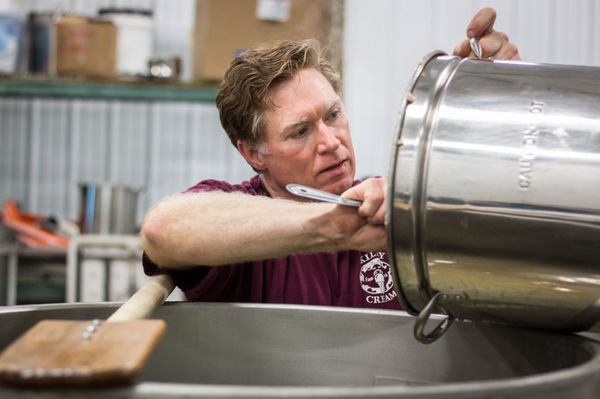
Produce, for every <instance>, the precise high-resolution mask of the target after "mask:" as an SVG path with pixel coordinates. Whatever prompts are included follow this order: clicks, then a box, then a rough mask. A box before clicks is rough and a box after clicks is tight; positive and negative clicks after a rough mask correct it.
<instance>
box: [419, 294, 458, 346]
mask: <svg viewBox="0 0 600 399" xmlns="http://www.w3.org/2000/svg"><path fill="white" fill-rule="evenodd" d="M442 296H443V294H442V293H441V292H438V293H437V294H435V295H434V296H433V297H432V298H431V300H430V301H429V303H428V304H427V305H426V306H425V307H424V308H423V309H422V310H421V312H419V315H418V316H417V320H416V321H415V327H414V330H413V331H414V336H415V338H416V339H417V340H418V341H419V342H421V343H423V344H430V343H432V342H434V341H436V340H437V339H438V338H439V337H441V336H442V335H444V333H445V332H446V331H448V328H450V326H451V325H452V322H453V321H454V316H453V315H451V314H449V313H448V312H447V311H446V310H445V309H444V311H445V312H446V313H447V314H448V316H447V317H446V318H445V319H444V320H443V321H442V322H441V323H440V324H438V325H437V327H435V328H434V329H433V330H432V331H431V332H430V333H429V334H425V325H426V324H427V322H428V321H429V317H430V316H431V314H432V313H433V311H434V310H435V309H436V308H438V307H440V308H441V306H440V305H438V301H439V299H440V298H441V297H442ZM442 309H443V308H442Z"/></svg>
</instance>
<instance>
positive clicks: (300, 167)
mask: <svg viewBox="0 0 600 399" xmlns="http://www.w3.org/2000/svg"><path fill="white" fill-rule="evenodd" d="M270 95H271V99H272V101H273V104H274V106H273V107H271V109H269V110H267V111H266V112H265V132H264V133H265V134H264V140H263V142H262V143H261V145H260V146H259V147H260V152H259V154H258V155H257V156H258V157H259V158H260V160H261V162H262V163H263V165H264V167H263V169H262V170H261V172H262V174H263V182H264V183H265V185H266V186H267V188H268V189H269V191H270V192H271V194H272V195H273V196H277V197H290V196H289V194H288V193H287V192H286V190H285V186H286V185H287V184H288V183H299V184H304V185H306V186H310V187H314V188H318V189H321V190H325V191H328V192H332V193H336V194H340V193H342V192H343V191H345V190H346V189H348V188H350V187H351V186H352V181H353V179H354V172H355V158H354V150H353V148H352V139H351V138H350V131H349V129H348V120H347V119H346V116H345V114H344V109H343V106H342V101H341V99H340V98H339V96H338V95H337V94H336V93H335V91H334V90H333V87H331V84H330V83H329V82H328V81H327V79H325V77H324V76H323V75H322V74H321V73H320V72H318V71H317V70H316V69H312V68H308V69H302V70H301V71H300V72H299V73H297V74H296V76H294V77H293V78H292V79H289V80H287V81H284V82H281V83H279V84H278V85H276V86H275V87H273V88H272V89H271V92H270Z"/></svg>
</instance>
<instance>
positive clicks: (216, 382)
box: [0, 303, 600, 399]
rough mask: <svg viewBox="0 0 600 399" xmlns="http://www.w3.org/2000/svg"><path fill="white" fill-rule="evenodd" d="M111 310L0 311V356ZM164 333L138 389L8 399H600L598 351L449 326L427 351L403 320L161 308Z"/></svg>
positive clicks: (520, 332) (6, 392)
mask: <svg viewBox="0 0 600 399" xmlns="http://www.w3.org/2000/svg"><path fill="white" fill-rule="evenodd" d="M116 307H117V305H116V304H93V305H92V304H70V305H39V306H27V307H24V306H20V307H12V308H4V309H1V310H0V323H1V325H2V329H0V349H2V348H4V347H5V346H7V345H8V344H9V343H11V342H12V341H13V340H14V339H15V338H16V337H17V336H18V335H20V334H21V333H22V332H24V331H25V330H27V329H28V328H29V327H31V326H32V325H33V324H34V323H35V322H37V321H39V320H41V319H85V320H92V319H105V318H106V317H107V316H108V315H110V314H111V313H112V312H113V311H114V310H115V309H116ZM155 317H156V318H160V319H164V320H165V321H166V323H167V334H166V336H165V338H164V339H163V341H162V342H161V344H160V345H159V346H158V348H157V349H156V350H155V352H154V354H153V355H152V357H151V359H150V361H149V363H148V364H147V365H146V368H145V370H144V372H143V374H142V376H141V377H140V379H139V381H138V382H137V383H136V384H135V385H133V386H129V387H121V388H108V387H107V388H102V389H91V390H68V391H67V390H58V391H56V390H55V391H51V390H41V391H30V390H14V389H7V388H5V387H0V397H1V398H3V399H12V398H18V399H23V398H40V397H43V398H51V399H58V398H61V399H62V398H65V397H68V398H80V397H81V398H88V399H89V398H113V397H119V398H158V397H161V398H192V397H196V398H208V397H218V398H226V397H237V398H239V397H245V398H266V397H269V398H282V397H292V398H392V397H393V398H416V397H418V398H448V399H450V398H452V399H457V398H461V399H463V398H470V399H474V398H481V399H483V398H486V399H489V398H503V399H512V398H527V399H536V398H540V399H541V398H544V399H562V398H579V399H581V398H583V399H585V398H590V399H591V398H593V399H596V398H598V397H600V342H598V341H597V340H596V339H593V338H585V337H582V336H578V335H574V334H559V333H552V332H544V331H540V330H527V329H519V328H514V327H504V326H494V325H489V324H485V323H468V322H461V321H455V322H454V325H453V327H452V328H451V329H450V330H449V331H448V333H447V334H445V335H444V336H442V337H441V338H440V339H439V340H437V341H436V342H434V343H432V344H430V345H421V344H419V343H418V342H416V341H415V340H414V338H413V336H412V324H413V321H414V318H413V317H410V316H409V315H407V314H406V313H404V312H394V311H372V310H358V309H347V308H329V307H310V306H286V305H249V304H244V305H240V304H207V303H205V304H202V303H168V304H166V305H165V306H163V307H162V308H160V309H159V311H158V312H157V313H156V315H155Z"/></svg>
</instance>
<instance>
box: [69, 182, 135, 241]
mask: <svg viewBox="0 0 600 399" xmlns="http://www.w3.org/2000/svg"><path fill="white" fill-rule="evenodd" d="M79 187H80V193H81V206H80V214H79V225H80V228H81V232H82V233H84V234H135V233H136V232H137V226H136V224H135V217H136V212H137V201H138V194H139V190H138V189H135V188H133V187H129V186H125V185H115V184H110V183H104V184H94V183H81V184H80V185H79Z"/></svg>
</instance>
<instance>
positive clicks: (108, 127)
mask: <svg viewBox="0 0 600 399" xmlns="http://www.w3.org/2000/svg"><path fill="white" fill-rule="evenodd" d="M0 1H5V2H7V1H8V0H0ZM248 1H251V0H248ZM10 3H12V4H13V6H14V7H17V8H21V9H24V10H25V9H26V10H37V11H47V10H52V9H58V10H61V11H73V12H77V13H83V14H88V15H92V14H94V13H95V12H96V10H97V9H98V8H100V7H107V6H121V7H125V6H126V7H141V8H152V9H154V14H155V29H156V35H155V54H156V55H165V56H167V55H169V56H172V55H179V56H181V57H182V58H184V67H185V68H186V69H185V70H184V76H186V77H187V76H189V46H190V29H191V27H192V24H193V15H194V13H193V10H194V5H195V2H194V0H154V1H151V0H146V1H140V0H137V1H135V0H134V1H125V0H121V1H108V0H104V1H102V0H70V1H69V0H63V1H60V0H54V1H51V0H19V1H12V2H10ZM485 5H491V6H493V7H495V8H496V9H497V10H498V20H497V23H496V27H497V28H498V29H499V30H502V31H505V32H507V33H508V34H509V36H510V37H511V40H512V41H514V42H516V43H517V44H518V45H519V48H520V50H521V54H522V56H523V58H524V59H526V60H530V61H538V62H552V63H564V64H589V65H600V25H599V24H595V23H594V21H595V20H600V4H596V2H595V1H594V0H528V1H523V0H492V1H487V2H483V1H475V0H460V1H459V0H456V1H444V0H420V1H408V0H373V1H365V0H346V3H345V15H344V18H345V25H344V36H345V38H344V101H345V103H346V107H347V111H348V114H349V117H350V122H351V129H352V132H353V137H354V143H355V148H356V152H357V156H358V162H359V166H358V176H359V177H362V176H366V175H373V174H378V175H384V174H386V173H387V167H388V162H389V146H390V143H391V140H392V138H393V134H394V132H393V129H394V124H395V122H396V113H397V111H398V108H399V105H400V99H401V97H402V94H403V92H404V89H405V87H406V84H407V82H408V79H409V78H410V76H411V74H412V70H413V68H414V66H415V64H416V62H417V60H418V59H420V58H421V57H422V56H423V55H424V54H426V53H428V52H429V51H431V50H433V49H443V50H445V51H451V50H452V48H453V47H454V45H455V44H456V43H457V42H459V41H460V40H461V39H462V38H463V37H464V36H465V27H466V24H467V22H468V21H469V19H470V17H471V15H472V14H474V13H475V11H476V10H477V9H479V8H481V7H483V6H485ZM251 175H252V171H251V170H250V168H249V167H247V166H246V165H245V164H244V162H243V161H242V160H241V158H240V156H239V155H238V154H237V152H236V151H235V150H234V149H233V147H231V145H230V143H229V142H228V140H227V138H226V137H225V134H224V133H223V132H222V130H221V128H220V126H219V121H218V117H217V112H216V109H215V108H214V105H212V104H202V103H168V102H129V101H128V102H125V101H99V100H98V101H96V100H53V99H15V98H2V99H0V201H3V200H5V199H7V198H14V199H16V200H18V201H19V202H21V203H22V204H23V205H24V206H25V207H26V208H27V209H28V210H31V211H34V212H41V213H44V214H56V215H59V216H66V217H70V218H75V217H76V215H77V209H78V193H77V184H78V182H81V181H111V182H114V183H123V184H128V185H132V186H136V187H144V191H143V195H142V201H141V204H140V205H141V206H140V211H139V214H138V221H140V220H141V215H142V213H143V212H144V211H145V209H146V208H147V207H148V206H149V205H150V204H152V203H154V202H156V201H157V200H158V199H160V198H161V197H163V196H165V195H168V194H170V193H173V192H177V191H180V190H182V189H184V188H186V187H188V186H189V185H191V184H194V183H195V182H196V181H197V180H200V179H202V178H207V177H214V178H222V179H228V180H231V181H234V182H237V181H240V180H242V179H244V178H246V177H249V176H251Z"/></svg>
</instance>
